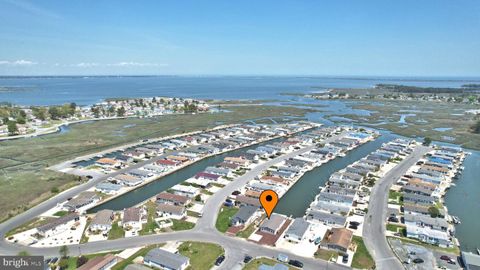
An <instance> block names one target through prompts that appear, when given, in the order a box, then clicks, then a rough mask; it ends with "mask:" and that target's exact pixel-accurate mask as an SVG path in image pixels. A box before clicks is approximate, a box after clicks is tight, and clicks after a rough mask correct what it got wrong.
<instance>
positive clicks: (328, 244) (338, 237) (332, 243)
mask: <svg viewBox="0 0 480 270" xmlns="http://www.w3.org/2000/svg"><path fill="white" fill-rule="evenodd" d="M352 239H353V232H352V231H350V230H348V229H345V228H332V229H330V230H329V231H327V233H326V234H325V237H324V238H323V240H322V242H321V244H320V245H321V246H322V247H325V248H327V249H329V250H335V251H338V252H339V253H341V254H347V250H348V248H349V247H350V244H351V243H352Z"/></svg>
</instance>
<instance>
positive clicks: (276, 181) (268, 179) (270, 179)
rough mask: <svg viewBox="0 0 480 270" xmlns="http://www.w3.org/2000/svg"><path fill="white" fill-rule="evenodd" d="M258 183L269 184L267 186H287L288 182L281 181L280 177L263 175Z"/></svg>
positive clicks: (285, 180)
mask: <svg viewBox="0 0 480 270" xmlns="http://www.w3.org/2000/svg"><path fill="white" fill-rule="evenodd" d="M260 182H262V183H265V184H269V185H280V186H289V185H290V181H288V180H287V179H283V178H282V177H278V176H268V175H264V176H262V177H261V178H260Z"/></svg>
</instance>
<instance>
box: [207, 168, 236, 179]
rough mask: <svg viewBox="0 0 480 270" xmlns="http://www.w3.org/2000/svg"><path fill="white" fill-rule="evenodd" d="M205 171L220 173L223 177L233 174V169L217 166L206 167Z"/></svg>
mask: <svg viewBox="0 0 480 270" xmlns="http://www.w3.org/2000/svg"><path fill="white" fill-rule="evenodd" d="M205 172H206V173H212V174H216V175H220V176H223V177H232V176H233V174H232V171H231V170H230V169H226V168H217V167H213V166H210V167H207V168H205Z"/></svg>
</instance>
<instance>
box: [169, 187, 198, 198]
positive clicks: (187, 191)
mask: <svg viewBox="0 0 480 270" xmlns="http://www.w3.org/2000/svg"><path fill="white" fill-rule="evenodd" d="M171 189H172V191H173V193H174V194H177V195H182V196H187V197H189V198H193V197H195V196H197V195H198V194H199V193H200V189H199V188H196V187H192V186H184V185H180V184H178V185H175V186H173V187H172V188H171Z"/></svg>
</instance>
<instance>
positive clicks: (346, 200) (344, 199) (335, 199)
mask: <svg viewBox="0 0 480 270" xmlns="http://www.w3.org/2000/svg"><path fill="white" fill-rule="evenodd" d="M315 199H316V200H317V201H319V202H328V203H331V204H336V205H341V206H347V207H348V206H352V204H353V199H354V197H353V196H348V195H340V194H334V193H329V192H324V191H321V192H320V193H319V194H318V195H317V196H316V198H315Z"/></svg>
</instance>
